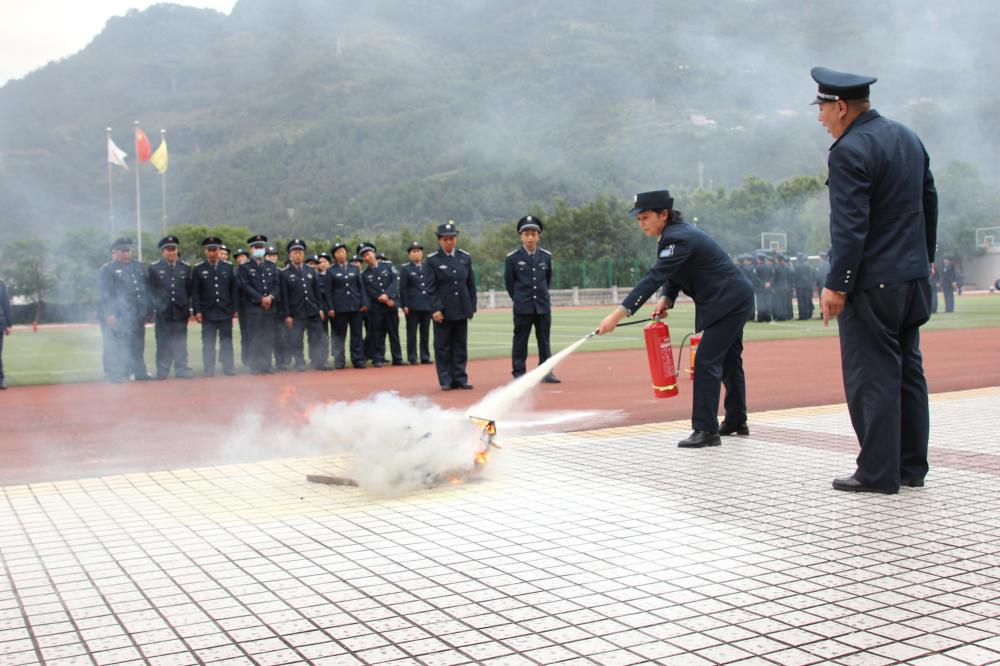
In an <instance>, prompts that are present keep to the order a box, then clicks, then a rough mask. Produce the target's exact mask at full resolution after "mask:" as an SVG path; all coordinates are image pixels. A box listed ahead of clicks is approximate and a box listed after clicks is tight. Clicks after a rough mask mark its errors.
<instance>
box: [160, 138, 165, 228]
mask: <svg viewBox="0 0 1000 666" xmlns="http://www.w3.org/2000/svg"><path fill="white" fill-rule="evenodd" d="M166 134H167V130H165V129H161V130H160V145H161V146H162V145H163V142H164V141H166V140H167V137H166ZM160 198H161V199H162V200H163V235H164V236H166V235H167V172H166V170H164V171H161V172H160Z"/></svg>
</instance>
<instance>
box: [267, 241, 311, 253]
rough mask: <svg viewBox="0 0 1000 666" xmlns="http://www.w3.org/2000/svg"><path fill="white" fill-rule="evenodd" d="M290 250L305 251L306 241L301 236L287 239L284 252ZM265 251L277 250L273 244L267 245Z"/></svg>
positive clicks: (274, 251) (275, 251)
mask: <svg viewBox="0 0 1000 666" xmlns="http://www.w3.org/2000/svg"><path fill="white" fill-rule="evenodd" d="M292 250H302V251H303V252H305V251H306V242H305V241H304V240H302V239H301V238H293V239H292V240H290V241H288V243H287V244H286V245H285V251H286V252H291V251H292ZM267 251H268V252H273V253H275V254H277V250H275V249H274V247H273V246H271V247H268V248H267Z"/></svg>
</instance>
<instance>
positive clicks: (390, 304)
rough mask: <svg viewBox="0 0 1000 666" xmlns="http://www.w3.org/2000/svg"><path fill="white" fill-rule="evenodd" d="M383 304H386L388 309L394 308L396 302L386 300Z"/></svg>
mask: <svg viewBox="0 0 1000 666" xmlns="http://www.w3.org/2000/svg"><path fill="white" fill-rule="evenodd" d="M385 304H386V306H387V307H390V308H394V307H396V301H394V300H392V299H391V298H386V299H385Z"/></svg>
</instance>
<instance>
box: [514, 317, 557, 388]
mask: <svg viewBox="0 0 1000 666" xmlns="http://www.w3.org/2000/svg"><path fill="white" fill-rule="evenodd" d="M532 326H534V327H535V342H536V343H538V365H541V364H542V363H545V361H547V360H548V359H549V357H550V356H552V349H551V348H550V347H549V331H550V330H551V328H552V314H551V313H548V312H546V313H545V314H516V313H515V314H514V343H513V345H512V346H511V350H510V362H511V374H513V375H514V376H515V377H520V376H521V375H523V374H524V373H525V368H526V367H527V360H528V338H529V337H530V336H531V327H532Z"/></svg>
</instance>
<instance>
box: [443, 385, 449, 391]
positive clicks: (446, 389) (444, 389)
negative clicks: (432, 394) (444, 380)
mask: <svg viewBox="0 0 1000 666" xmlns="http://www.w3.org/2000/svg"><path fill="white" fill-rule="evenodd" d="M441 390H442V391H450V390H451V387H450V386H445V385H444V384H442V385H441Z"/></svg>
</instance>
